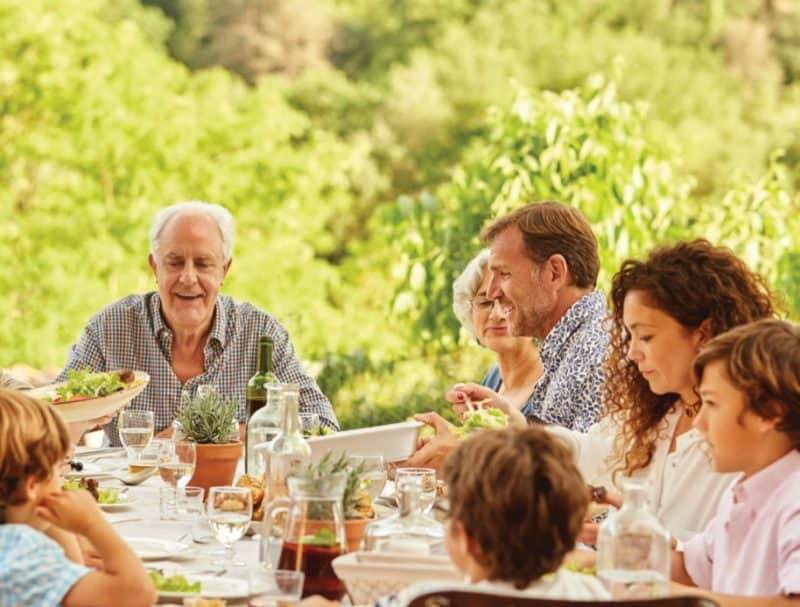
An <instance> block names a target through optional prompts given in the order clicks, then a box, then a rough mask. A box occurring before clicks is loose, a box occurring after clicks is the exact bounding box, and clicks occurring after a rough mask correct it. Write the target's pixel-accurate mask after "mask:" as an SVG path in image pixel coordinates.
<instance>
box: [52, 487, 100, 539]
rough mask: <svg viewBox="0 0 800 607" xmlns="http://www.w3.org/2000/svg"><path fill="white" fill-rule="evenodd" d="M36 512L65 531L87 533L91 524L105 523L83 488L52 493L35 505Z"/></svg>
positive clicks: (95, 504) (89, 494) (90, 495)
mask: <svg viewBox="0 0 800 607" xmlns="http://www.w3.org/2000/svg"><path fill="white" fill-rule="evenodd" d="M36 514H37V515H38V516H40V517H41V518H43V519H44V520H46V521H47V522H49V523H51V524H53V525H57V526H58V527H60V528H61V529H64V530H65V531H70V532H72V533H77V534H78V535H87V534H88V531H89V530H90V529H91V528H92V526H93V525H97V524H103V523H105V517H103V513H102V512H101V511H100V507H99V506H98V505H97V502H95V501H94V498H93V497H92V494H91V493H89V492H88V491H85V490H84V489H70V490H69V491H62V492H60V493H52V494H50V495H48V496H47V497H45V498H44V500H43V501H42V503H41V504H40V505H39V506H37V507H36Z"/></svg>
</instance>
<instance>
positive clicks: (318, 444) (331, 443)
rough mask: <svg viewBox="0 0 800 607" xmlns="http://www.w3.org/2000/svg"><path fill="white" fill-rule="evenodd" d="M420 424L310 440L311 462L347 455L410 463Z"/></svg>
mask: <svg viewBox="0 0 800 607" xmlns="http://www.w3.org/2000/svg"><path fill="white" fill-rule="evenodd" d="M422 426H423V424H422V423H421V422H417V421H409V422H399V423H396V424H386V425H384V426H373V427H371V428H359V429H357V430H343V431H342V432H337V433H335V434H329V435H327V436H312V437H309V438H307V439H306V440H307V441H308V444H309V446H310V447H311V459H312V461H314V462H318V461H319V460H320V459H322V457H323V456H324V455H325V454H326V453H328V452H329V451H332V452H333V453H334V454H338V453H341V452H345V453H347V454H348V455H382V456H383V459H384V460H385V461H387V462H397V461H401V460H404V459H407V458H408V456H410V455H411V454H412V453H414V450H415V449H416V447H417V436H418V435H419V429H420V428H421V427H422Z"/></svg>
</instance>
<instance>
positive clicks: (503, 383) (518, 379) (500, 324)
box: [453, 249, 542, 409]
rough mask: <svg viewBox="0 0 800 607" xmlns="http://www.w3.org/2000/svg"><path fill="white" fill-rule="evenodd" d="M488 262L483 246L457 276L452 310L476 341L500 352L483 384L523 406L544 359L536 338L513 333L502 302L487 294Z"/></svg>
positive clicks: (486, 251) (518, 406)
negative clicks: (541, 357) (501, 307)
mask: <svg viewBox="0 0 800 607" xmlns="http://www.w3.org/2000/svg"><path fill="white" fill-rule="evenodd" d="M488 265H489V250H488V249H484V250H483V251H481V252H480V253H478V255H477V256H476V257H475V258H474V259H473V260H472V261H470V262H469V264H468V265H467V267H466V269H465V270H464V271H463V272H462V273H461V276H459V277H458V278H457V279H456V281H455V282H454V283H453V311H454V312H455V314H456V316H457V317H458V320H460V321H461V326H462V327H464V328H465V329H466V330H467V331H469V332H470V333H471V334H472V335H473V336H474V337H475V341H477V342H478V343H479V344H480V345H482V346H484V347H485V348H488V349H490V350H492V351H493V352H494V353H495V354H497V364H496V365H494V366H492V367H491V368H490V369H489V372H488V373H487V374H486V376H485V377H484V378H483V381H482V382H481V384H483V385H484V386H486V387H488V388H491V389H492V390H494V391H495V392H497V393H498V394H500V395H502V396H503V397H504V398H505V399H506V400H507V401H508V402H509V403H510V404H511V405H513V406H515V407H516V408H518V409H522V408H524V407H525V405H526V403H527V402H528V399H529V398H530V396H531V392H533V387H534V386H535V385H536V382H537V381H538V380H539V378H540V377H541V375H542V361H541V359H540V358H539V349H538V348H537V347H536V343H535V342H534V340H533V339H532V338H530V337H511V335H509V332H508V320H507V318H506V316H505V314H504V313H503V312H502V311H501V309H500V306H499V304H498V303H497V302H496V301H493V300H491V299H489V298H487V297H486V287H487V286H488V285H489V278H490V272H489V270H488Z"/></svg>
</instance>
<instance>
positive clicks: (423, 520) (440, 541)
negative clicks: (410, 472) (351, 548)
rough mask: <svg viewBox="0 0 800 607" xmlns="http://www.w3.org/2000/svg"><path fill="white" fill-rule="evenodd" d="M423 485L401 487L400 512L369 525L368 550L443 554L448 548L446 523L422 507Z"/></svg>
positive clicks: (399, 491) (398, 490)
mask: <svg viewBox="0 0 800 607" xmlns="http://www.w3.org/2000/svg"><path fill="white" fill-rule="evenodd" d="M421 491H422V488H421V487H420V485H419V484H418V483H416V482H413V481H406V482H402V483H401V484H400V485H399V486H398V487H397V495H398V502H399V510H398V512H397V513H395V514H393V515H391V516H387V517H386V518H383V519H379V520H377V521H374V522H372V523H370V524H369V525H367V530H366V532H365V534H364V549H365V550H373V551H378V552H384V551H388V552H410V553H414V554H439V553H443V550H444V526H443V525H442V524H441V523H439V522H437V521H435V520H434V519H432V518H430V517H429V516H426V515H425V514H423V512H422V507H421V506H420V493H421Z"/></svg>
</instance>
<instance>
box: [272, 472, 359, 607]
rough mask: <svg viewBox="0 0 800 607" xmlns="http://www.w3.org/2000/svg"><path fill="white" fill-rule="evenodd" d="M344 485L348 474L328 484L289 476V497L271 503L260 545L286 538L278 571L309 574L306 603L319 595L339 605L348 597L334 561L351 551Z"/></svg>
mask: <svg viewBox="0 0 800 607" xmlns="http://www.w3.org/2000/svg"><path fill="white" fill-rule="evenodd" d="M346 484H347V472H340V473H337V474H332V475H330V476H326V477H324V478H313V477H311V478H309V477H302V476H290V477H289V479H288V487H289V497H288V498H287V497H279V498H276V499H273V500H272V501H271V502H270V503H269V505H268V506H267V510H266V513H265V516H264V528H263V529H262V534H261V535H262V539H261V541H262V542H265V541H267V542H269V541H270V538H271V537H274V535H275V533H276V531H277V532H279V533H280V532H282V535H283V546H282V548H281V553H280V559H279V561H278V569H290V570H293V571H302V572H303V573H304V574H305V582H304V584H303V596H304V597H306V596H311V595H312V594H321V595H322V596H324V597H325V598H326V599H329V600H332V601H338V600H340V599H341V598H342V597H343V596H344V593H345V587H344V584H343V583H342V582H341V581H340V580H339V578H337V577H336V574H335V573H334V572H333V567H332V566H331V561H333V559H335V558H336V557H337V556H339V555H341V554H343V553H344V552H345V551H346V550H347V542H346V538H345V529H344V513H343V509H342V497H343V495H344V489H345V485H346ZM263 553H264V550H263V547H262V554H263Z"/></svg>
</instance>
